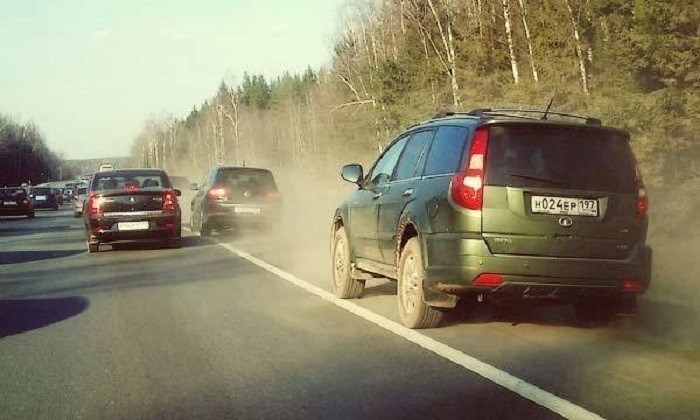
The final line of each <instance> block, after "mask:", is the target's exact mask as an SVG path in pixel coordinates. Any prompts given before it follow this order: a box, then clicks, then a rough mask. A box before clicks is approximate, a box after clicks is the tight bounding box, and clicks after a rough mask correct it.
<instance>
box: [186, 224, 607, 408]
mask: <svg viewBox="0 0 700 420" xmlns="http://www.w3.org/2000/svg"><path fill="white" fill-rule="evenodd" d="M186 230H189V229H186ZM208 239H209V240H211V241H213V242H215V243H217V244H218V245H220V246H222V247H223V248H226V249H227V250H228V251H230V252H231V253H233V254H235V255H237V256H238V257H240V258H243V259H245V260H247V261H249V262H251V263H253V264H255V265H257V266H258V267H260V268H262V269H264V270H266V271H269V272H270V273H272V274H274V275H276V276H278V277H280V278H282V279H283V280H286V281H288V282H290V283H292V284H294V285H296V286H298V287H301V288H302V289H304V290H306V291H308V292H310V293H313V294H314V295H316V296H318V297H320V298H322V299H324V300H326V301H328V302H330V303H332V304H334V305H336V306H339V307H341V308H343V309H345V310H347V311H348V312H351V313H353V314H355V315H357V316H359V317H361V318H364V319H365V320H367V321H369V322H371V323H373V324H375V325H377V326H379V327H381V328H384V329H385V330H388V331H391V332H392V333H394V334H396V335H398V336H399V337H402V338H404V339H406V340H408V341H410V342H412V343H414V344H417V345H419V346H421V347H423V348H424V349H426V350H429V351H431V352H433V353H435V354H437V355H438V356H440V357H442V358H444V359H447V360H449V361H451V362H453V363H456V364H458V365H460V366H462V367H463V368H465V369H467V370H469V371H472V372H474V373H476V374H478V375H480V376H482V377H484V378H486V379H488V380H489V381H491V382H494V383H496V384H498V385H501V386H502V387H504V388H506V389H508V390H510V391H512V392H514V393H516V394H518V395H520V396H521V397H523V398H527V399H528V400H530V401H532V402H534V403H536V404H539V405H541V406H542V407H545V408H547V409H549V410H551V411H553V412H554V413H556V414H559V415H560V416H562V417H564V418H567V419H602V418H603V417H601V416H599V415H598V414H595V413H593V412H591V411H588V410H586V409H585V408H583V407H581V406H578V405H576V404H574V403H572V402H570V401H568V400H565V399H563V398H561V397H558V396H556V395H554V394H552V393H551V392H548V391H545V390H543V389H542V388H540V387H538V386H536V385H532V384H530V383H528V382H525V381H524V380H522V379H520V378H518V377H516V376H513V375H511V374H510V373H508V372H505V371H503V370H501V369H498V368H497V367H495V366H492V365H489V364H488V363H485V362H482V361H481V360H479V359H476V358H474V357H472V356H469V355H468V354H466V353H463V352H461V351H459V350H457V349H454V348H452V347H450V346H448V345H447V344H444V343H441V342H439V341H437V340H435V339H433V338H430V337H428V336H426V335H423V334H421V333H419V332H418V331H416V330H412V329H410V328H407V327H404V326H403V325H401V324H399V323H397V322H395V321H392V320H390V319H388V318H385V317H383V316H381V315H379V314H377V313H375V312H372V311H370V310H369V309H366V308H363V307H362V306H359V305H357V304H356V303H353V302H351V301H348V300H343V299H338V298H337V297H335V296H334V295H333V294H332V293H330V292H327V291H325V290H323V289H321V288H320V287H318V286H314V285H313V284H311V283H308V282H306V281H304V280H302V279H300V278H298V277H296V276H294V275H293V274H290V273H287V272H286V271H283V270H281V269H279V268H277V267H275V266H273V265H271V264H268V263H267V262H265V261H263V260H261V259H260V258H257V257H254V256H252V255H251V254H249V253H247V252H245V251H242V250H240V249H238V248H236V247H234V246H233V245H231V244H228V243H225V242H221V241H219V240H218V239H215V238H208Z"/></svg>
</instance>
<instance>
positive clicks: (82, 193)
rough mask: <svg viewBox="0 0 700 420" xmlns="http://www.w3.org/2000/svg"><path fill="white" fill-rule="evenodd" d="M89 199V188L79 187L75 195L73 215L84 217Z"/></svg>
mask: <svg viewBox="0 0 700 420" xmlns="http://www.w3.org/2000/svg"><path fill="white" fill-rule="evenodd" d="M86 198H87V187H78V188H77V191H76V193H75V195H73V215H74V216H75V217H80V216H82V215H83V205H84V204H85V199H86Z"/></svg>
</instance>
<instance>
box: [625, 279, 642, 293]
mask: <svg viewBox="0 0 700 420" xmlns="http://www.w3.org/2000/svg"><path fill="white" fill-rule="evenodd" d="M620 288H621V289H622V291H623V292H643V291H644V286H642V283H640V282H638V281H637V280H627V279H625V280H622V281H620Z"/></svg>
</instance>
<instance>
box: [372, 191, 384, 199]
mask: <svg viewBox="0 0 700 420" xmlns="http://www.w3.org/2000/svg"><path fill="white" fill-rule="evenodd" d="M383 194H384V193H383V192H381V191H379V192H376V193H374V194H373V195H372V198H374V199H377V198H379V197H381V196H382V195H383Z"/></svg>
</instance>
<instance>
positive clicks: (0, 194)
mask: <svg viewBox="0 0 700 420" xmlns="http://www.w3.org/2000/svg"><path fill="white" fill-rule="evenodd" d="M26 196H27V193H26V192H25V191H24V189H23V188H0V198H12V199H15V200H16V199H20V198H24V197H26Z"/></svg>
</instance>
